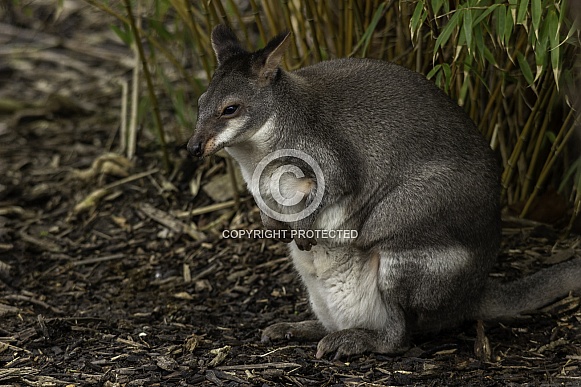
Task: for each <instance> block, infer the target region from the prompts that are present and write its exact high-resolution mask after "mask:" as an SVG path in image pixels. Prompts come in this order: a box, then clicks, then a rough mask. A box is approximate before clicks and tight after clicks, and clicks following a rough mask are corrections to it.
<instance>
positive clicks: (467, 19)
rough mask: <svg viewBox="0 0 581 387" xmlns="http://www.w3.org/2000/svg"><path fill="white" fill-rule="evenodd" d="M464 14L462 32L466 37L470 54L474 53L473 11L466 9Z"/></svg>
mask: <svg viewBox="0 0 581 387" xmlns="http://www.w3.org/2000/svg"><path fill="white" fill-rule="evenodd" d="M462 13H463V14H464V17H463V24H462V30H463V31H464V36H465V37H466V46H467V47H468V53H471V52H472V51H473V49H472V21H473V18H472V11H471V10H469V9H466V8H464V9H463V10H462Z"/></svg>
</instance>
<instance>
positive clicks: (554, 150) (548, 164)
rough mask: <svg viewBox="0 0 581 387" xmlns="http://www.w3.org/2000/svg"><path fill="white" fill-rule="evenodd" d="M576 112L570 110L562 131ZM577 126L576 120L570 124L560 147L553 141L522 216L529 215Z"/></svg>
mask: <svg viewBox="0 0 581 387" xmlns="http://www.w3.org/2000/svg"><path fill="white" fill-rule="evenodd" d="M574 114H575V113H574V111H573V110H570V111H569V115H568V116H567V118H566V119H565V123H564V124H563V129H562V130H561V131H560V132H563V131H564V128H565V127H566V125H567V124H568V123H569V122H570V121H571V120H572V119H573V116H574ZM575 126H576V122H575V123H573V124H571V125H570V126H569V130H568V131H567V133H566V134H565V135H564V136H563V137H562V138H563V141H562V142H561V143H560V144H559V145H558V147H555V145H556V143H557V141H556V140H555V143H553V146H552V147H551V154H550V155H549V157H547V160H546V161H545V165H544V166H543V169H542V171H541V174H540V175H539V179H538V180H537V183H536V184H535V189H534V190H533V192H532V194H531V195H530V196H529V198H528V200H527V202H526V204H525V206H524V207H523V209H522V211H521V213H520V215H519V216H520V217H521V218H524V217H525V216H526V215H527V213H528V211H529V209H530V206H531V205H532V204H533V201H534V200H535V198H536V197H537V195H538V193H539V191H540V190H541V188H542V187H543V185H544V183H545V180H546V179H547V178H548V177H549V172H550V171H551V169H552V167H553V164H554V163H555V161H556V160H557V158H558V157H559V155H560V154H561V152H562V151H563V149H564V148H565V146H566V145H567V143H568V140H569V138H570V137H571V135H573V132H575ZM559 134H560V133H559Z"/></svg>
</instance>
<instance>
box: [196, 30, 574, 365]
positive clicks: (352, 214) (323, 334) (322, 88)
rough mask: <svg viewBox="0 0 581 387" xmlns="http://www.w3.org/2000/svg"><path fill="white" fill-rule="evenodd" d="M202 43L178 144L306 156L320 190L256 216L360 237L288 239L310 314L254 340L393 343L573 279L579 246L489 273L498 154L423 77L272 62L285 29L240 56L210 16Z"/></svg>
mask: <svg viewBox="0 0 581 387" xmlns="http://www.w3.org/2000/svg"><path fill="white" fill-rule="evenodd" d="M212 42H213V47H214V49H215V50H216V55H217V57H218V58H219V59H220V65H219V67H218V69H217V70H216V73H215V75H214V77H213V79H212V82H211V83H210V85H209V87H208V90H207V92H206V93H205V94H204V95H203V96H202V97H201V98H200V104H199V105H200V110H199V117H198V123H197V127H196V132H195V133H194V136H193V137H192V138H191V139H190V141H189V143H188V149H189V150H190V151H191V152H193V153H196V154H198V155H209V154H213V153H215V152H216V151H218V150H219V149H221V148H224V147H225V148H226V150H227V151H228V152H229V153H230V154H231V155H232V156H233V157H234V158H235V159H237V160H238V162H239V163H240V166H241V168H242V172H243V176H244V177H245V180H246V181H247V183H250V176H251V174H252V171H253V169H254V168H255V167H256V165H257V163H258V161H259V160H261V159H262V158H263V157H264V156H266V155H267V154H269V153H270V152H272V151H275V150H278V149H289V148H290V149H298V150H301V151H303V152H305V153H307V154H309V155H311V156H312V157H313V158H315V159H316V161H317V162H318V163H319V165H320V166H321V168H322V171H323V174H324V177H325V181H326V186H325V192H324V196H323V201H322V202H321V204H320V205H319V207H318V208H317V210H316V211H315V212H314V213H313V214H311V215H310V216H308V217H307V218H305V219H303V220H300V221H297V222H293V223H291V224H282V223H280V222H278V221H276V220H274V219H270V218H269V217H268V216H266V215H264V214H263V221H264V223H265V225H266V226H267V227H269V228H276V229H295V230H309V229H314V228H317V229H319V228H331V229H354V230H357V231H358V235H359V236H358V238H357V239H356V240H312V239H310V240H305V239H300V238H297V239H296V240H295V241H293V242H292V243H291V245H290V247H291V248H290V251H291V256H292V258H293V263H294V265H295V267H296V269H297V271H298V272H299V274H300V275H301V278H302V279H303V282H304V283H305V285H306V287H307V290H308V292H309V298H310V301H311V305H312V308H313V311H314V312H315V314H316V315H317V318H318V320H319V322H312V321H311V322H304V323H299V324H291V323H280V324H275V325H273V326H271V327H268V328H267V329H265V331H264V333H263V340H269V339H280V338H288V337H296V338H303V339H307V340H313V339H321V341H320V342H319V347H318V352H317V357H321V356H324V355H325V354H328V353H335V355H336V356H346V355H352V354H357V353H361V352H365V351H376V352H383V353H397V352H401V351H403V350H405V349H406V348H407V347H408V345H409V337H410V334H411V333H413V332H416V331H430V330H438V329H440V328H444V327H449V326H451V325H454V324H457V323H458V322H460V321H463V320H465V319H473V318H487V319H489V318H496V317H501V316H514V315H517V314H519V313H520V312H523V311H526V310H530V309H534V308H538V307H539V306H542V305H544V304H547V303H548V302H550V301H552V300H554V299H555V298H557V297H559V296H562V295H564V294H566V293H567V292H569V291H571V290H575V289H580V288H581V280H580V278H581V260H579V259H577V260H574V261H572V262H569V263H565V264H562V265H557V266H555V267H552V268H550V269H546V270H543V271H541V272H539V273H537V274H536V275H534V276H532V277H530V278H525V279H523V280H520V281H516V282H513V283H510V284H500V283H498V282H496V281H494V280H491V279H489V277H488V273H489V272H490V270H491V268H492V266H493V265H494V263H495V260H496V257H497V253H498V249H499V243H500V206H499V193H500V189H499V174H500V171H499V167H498V165H497V161H496V159H495V157H494V155H493V152H492V151H491V150H490V148H489V146H488V144H487V143H486V141H485V140H484V139H483V138H482V136H481V135H480V133H479V132H478V130H477V128H476V127H475V125H474V123H473V122H472V121H471V120H470V119H469V118H468V117H467V115H466V114H465V112H464V111H463V110H462V109H461V108H460V107H459V106H458V105H457V104H456V103H454V102H453V101H452V100H451V99H450V98H448V97H447V96H446V95H445V94H444V93H443V92H442V91H441V90H439V89H438V88H437V87H436V86H435V85H433V84H432V83H431V82H429V81H428V80H426V79H425V78H424V77H423V76H421V75H419V74H417V73H414V72H412V71H409V70H407V69H405V68H403V67H400V66H397V65H395V64H391V63H388V62H383V61H378V60H370V59H339V60H332V61H326V62H322V63H319V64H316V65H313V66H309V67H305V68H302V69H300V70H297V71H294V72H286V71H284V70H282V69H280V68H276V66H274V67H273V63H274V64H275V65H278V64H279V62H280V60H281V55H280V54H281V49H283V48H285V47H286V45H287V44H288V36H286V37H285V36H284V35H281V36H279V37H277V38H275V39H274V40H273V41H271V42H270V43H269V44H268V45H267V46H266V47H265V48H264V49H262V50H259V51H257V52H255V53H248V52H246V51H245V50H244V49H242V48H241V46H240V44H239V43H238V41H237V40H235V37H234V36H233V34H231V33H228V32H227V31H226V28H225V27H223V26H218V27H216V29H215V30H214V32H213V34H212ZM273 69H274V70H273ZM265 74H266V78H265ZM265 79H266V81H265ZM228 104H237V105H238V106H239V110H238V111H237V114H236V116H235V117H233V118H225V117H223V116H221V113H220V112H221V111H222V109H223V108H224V106H225V105H228ZM215 139H220V141H222V142H220V141H215ZM300 166H301V167H304V166H303V165H300ZM273 169H274V167H272V168H270V169H269V168H267V169H266V174H267V176H268V174H269V173H272V171H273ZM307 169H308V168H307ZM307 175H308V176H307V178H309V179H314V175H313V174H312V173H311V174H308V173H307ZM313 181H314V180H313ZM317 188H318V186H317V185H316V184H315V185H314V188H313V192H312V193H314V192H316V189H317ZM253 194H255V195H256V194H257V192H253ZM267 199H268V198H267ZM268 202H269V204H271V205H276V203H274V202H273V201H272V200H270V201H268ZM306 205H308V201H304V202H302V203H300V204H299V205H298V206H299V207H300V206H303V207H304V206H306Z"/></svg>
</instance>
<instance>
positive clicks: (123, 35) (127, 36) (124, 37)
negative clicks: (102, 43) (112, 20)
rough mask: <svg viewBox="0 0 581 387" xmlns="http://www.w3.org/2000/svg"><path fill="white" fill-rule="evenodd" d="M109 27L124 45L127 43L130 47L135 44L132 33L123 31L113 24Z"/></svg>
mask: <svg viewBox="0 0 581 387" xmlns="http://www.w3.org/2000/svg"><path fill="white" fill-rule="evenodd" d="M109 27H110V28H111V29H112V30H113V32H115V35H117V36H118V37H119V39H121V41H122V42H123V43H125V44H126V45H128V46H131V43H133V35H132V34H131V32H129V31H127V30H123V29H121V28H119V27H117V26H116V25H113V24H111V25H110V26H109Z"/></svg>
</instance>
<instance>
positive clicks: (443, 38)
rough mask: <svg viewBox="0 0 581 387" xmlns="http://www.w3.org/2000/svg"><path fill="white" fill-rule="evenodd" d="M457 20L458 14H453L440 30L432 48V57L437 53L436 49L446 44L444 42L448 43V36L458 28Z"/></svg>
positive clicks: (458, 18)
mask: <svg viewBox="0 0 581 387" xmlns="http://www.w3.org/2000/svg"><path fill="white" fill-rule="evenodd" d="M459 20H460V12H454V14H453V15H452V17H451V18H450V20H449V21H448V23H447V24H446V26H445V27H444V29H442V32H441V33H440V36H438V38H437V39H436V44H435V46H434V57H435V55H436V53H437V52H438V49H439V48H440V47H441V46H443V45H444V44H446V42H448V40H449V39H450V36H451V35H452V32H454V30H455V29H456V28H457V27H458V23H459Z"/></svg>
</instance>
